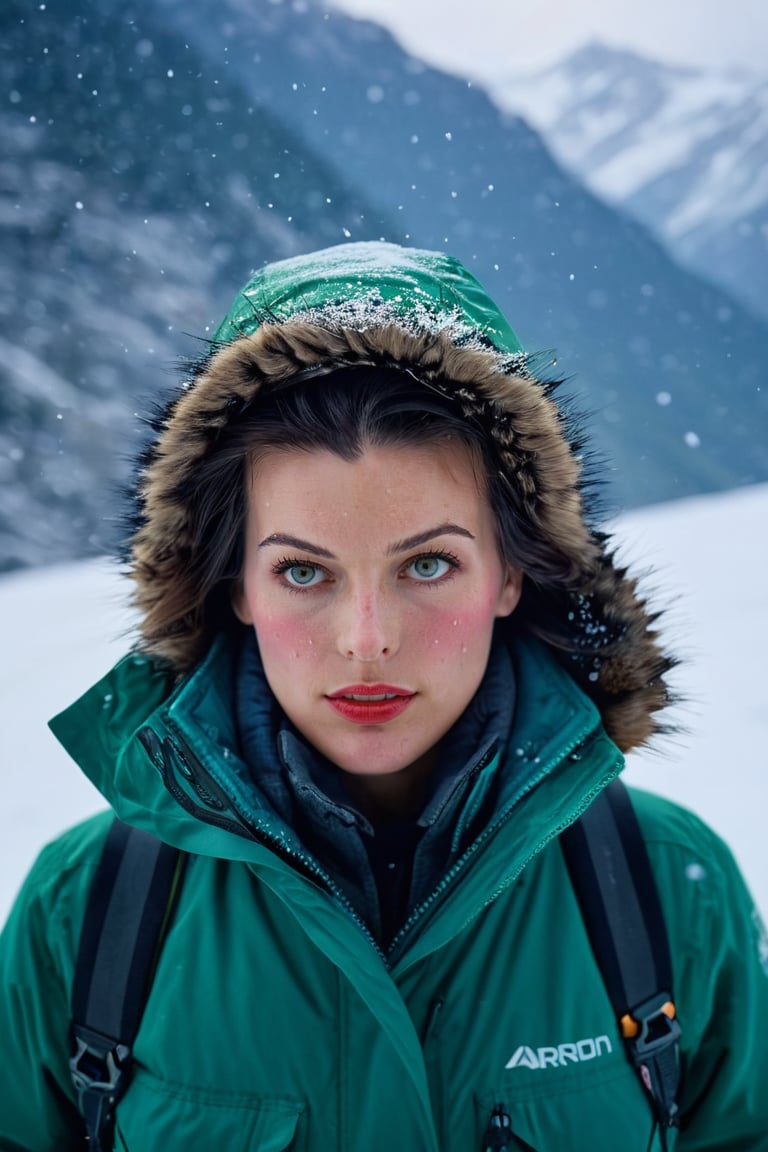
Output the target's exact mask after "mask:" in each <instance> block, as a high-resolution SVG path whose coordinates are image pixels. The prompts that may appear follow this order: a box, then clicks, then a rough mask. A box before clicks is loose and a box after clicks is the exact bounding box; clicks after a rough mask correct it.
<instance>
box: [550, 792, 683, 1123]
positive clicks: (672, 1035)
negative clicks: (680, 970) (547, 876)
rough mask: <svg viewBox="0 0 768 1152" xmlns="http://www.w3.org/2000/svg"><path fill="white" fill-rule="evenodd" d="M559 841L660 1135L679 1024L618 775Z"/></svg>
mask: <svg viewBox="0 0 768 1152" xmlns="http://www.w3.org/2000/svg"><path fill="white" fill-rule="evenodd" d="M560 841H561V844H562V847H563V852H564V854H565V859H566V862H567V865H568V871H569V872H570V876H571V883H572V884H573V887H574V890H575V892H576V895H577V897H578V901H579V905H580V907H581V913H582V916H583V918H584V923H585V925H586V928H587V932H588V935H589V939H590V943H591V945H592V950H593V952H594V954H595V958H596V960H597V963H598V966H599V968H600V972H601V973H602V977H603V980H604V982H605V986H606V989H607V991H608V995H609V996H610V999H611V1003H612V1005H613V1008H614V1011H615V1013H616V1018H617V1020H618V1021H619V1026H620V1028H621V1032H622V1035H623V1037H624V1041H625V1044H626V1047H627V1050H628V1053H629V1057H630V1059H631V1061H632V1063H633V1064H634V1066H635V1068H636V1069H637V1072H638V1075H639V1076H640V1079H641V1081H642V1083H643V1086H644V1087H645V1089H646V1090H647V1091H648V1092H649V1094H650V1096H651V1098H652V1101H653V1106H654V1111H655V1115H656V1118H657V1119H658V1122H659V1126H660V1129H661V1132H662V1135H663V1138H664V1139H665V1137H666V1131H667V1129H669V1128H672V1127H675V1126H676V1125H677V1119H678V1117H677V1113H678V1105H677V1092H678V1085H679V1079H680V1068H679V1054H678V1041H679V1037H680V1025H679V1023H678V1021H677V1019H676V1013H675V1005H674V1000H673V997H672V962H671V959H670V954H669V940H668V937H667V930H666V925H665V923H664V915H663V913H662V909H661V903H660V901H659V894H658V891H657V889H656V883H655V881H654V878H653V873H652V871H651V863H650V860H649V859H648V850H647V848H646V846H645V840H644V839H643V833H642V831H641V829H640V825H639V823H638V819H637V816H636V814H635V810H634V808H633V807H632V801H631V800H630V797H629V793H628V792H627V789H626V788H625V787H624V785H623V784H622V782H621V781H620V780H614V781H613V782H612V783H611V784H609V785H608V787H607V788H606V789H605V790H604V791H603V792H602V793H601V794H600V795H599V796H598V797H597V799H596V800H594V801H593V803H592V804H591V805H590V807H589V808H588V809H587V811H586V812H585V813H584V815H583V816H582V817H581V818H580V819H579V820H577V821H576V823H575V824H573V825H572V826H571V827H570V828H568V829H567V830H566V831H565V832H564V833H563V834H562V835H561V837H560ZM665 1144H666V1140H665Z"/></svg>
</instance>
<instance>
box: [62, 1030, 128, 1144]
mask: <svg viewBox="0 0 768 1152" xmlns="http://www.w3.org/2000/svg"><path fill="white" fill-rule="evenodd" d="M74 1040H75V1044H76V1049H75V1053H74V1055H73V1056H72V1057H71V1059H70V1061H69V1070H70V1073H71V1075H72V1083H73V1085H74V1088H75V1091H76V1093H77V1104H78V1108H79V1109H80V1112H81V1114H82V1116H83V1118H84V1120H85V1124H86V1128H87V1129H88V1136H89V1138H90V1148H91V1149H92V1152H101V1149H102V1146H103V1145H102V1141H103V1139H104V1138H105V1137H106V1136H107V1135H108V1133H109V1131H110V1129H111V1125H112V1122H113V1119H114V1116H113V1113H114V1108H115V1105H116V1104H117V1102H118V1100H119V1099H120V1097H121V1095H122V1094H123V1091H124V1090H125V1083H124V1082H123V1076H124V1074H125V1071H126V1069H127V1067H128V1065H129V1063H130V1060H131V1050H130V1048H129V1047H128V1046H127V1045H126V1044H119V1043H116V1042H115V1041H114V1040H113V1039H112V1038H111V1037H109V1036H104V1035H103V1034H102V1033H100V1032H96V1031H95V1030H94V1029H92V1028H85V1027H83V1026H82V1025H81V1026H79V1027H78V1028H76V1030H75V1034H74ZM107 1146H108V1145H107Z"/></svg>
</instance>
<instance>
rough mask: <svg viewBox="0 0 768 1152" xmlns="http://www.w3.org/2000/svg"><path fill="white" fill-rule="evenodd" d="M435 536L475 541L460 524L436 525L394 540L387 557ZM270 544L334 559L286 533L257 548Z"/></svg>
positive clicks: (306, 542) (316, 546)
mask: <svg viewBox="0 0 768 1152" xmlns="http://www.w3.org/2000/svg"><path fill="white" fill-rule="evenodd" d="M437 536H465V537H466V538H467V539H468V540H474V539H475V537H474V536H473V535H472V533H471V532H470V531H469V529H467V528H462V526H461V525H460V524H451V523H448V524H438V525H437V526H436V527H435V528H428V529H427V530H426V532H416V533H415V534H414V535H413V536H406V537H405V538H404V539H403V540H396V541H395V542H394V544H390V545H389V547H388V548H387V556H396V555H397V554H398V553H399V552H407V551H408V550H409V549H410V548H418V547H419V546H420V545H421V544H427V543H429V541H430V540H434V539H435V537H437ZM270 544H281V545H282V546H283V547H286V548H297V549H299V550H300V551H301V552H311V553H312V555H313V556H322V557H323V558H324V559H325V560H335V559H336V557H335V556H334V554H333V552H329V551H328V549H327V548H323V547H322V546H321V545H320V544H313V543H312V542H311V541H310V540H302V539H301V538H300V537H299V536H290V535H288V533H286V532H273V533H272V535H271V536H265V537H264V539H263V540H262V541H261V543H260V544H259V548H265V547H268V546H269V545H270Z"/></svg>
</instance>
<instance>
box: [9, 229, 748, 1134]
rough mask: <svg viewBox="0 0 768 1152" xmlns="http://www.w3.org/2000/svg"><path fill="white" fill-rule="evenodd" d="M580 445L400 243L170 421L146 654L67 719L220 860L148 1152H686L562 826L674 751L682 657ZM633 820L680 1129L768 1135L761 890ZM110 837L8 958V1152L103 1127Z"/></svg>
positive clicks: (161, 990) (504, 328)
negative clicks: (79, 1087)
mask: <svg viewBox="0 0 768 1152" xmlns="http://www.w3.org/2000/svg"><path fill="white" fill-rule="evenodd" d="M570 436H571V433H570V432H569V430H568V427H567V425H566V422H565V419H564V417H563V414H562V413H561V412H560V411H559V410H558V408H557V407H556V405H555V402H554V399H553V396H552V388H551V387H548V386H546V385H543V384H541V383H539V382H537V381H536V380H535V379H534V377H533V376H532V374H531V372H530V370H529V366H528V362H527V360H526V357H525V355H524V354H523V352H522V350H521V348H520V345H519V344H518V342H517V340H516V338H515V336H514V334H513V332H512V331H511V329H510V328H509V326H508V324H507V323H506V321H505V320H504V319H503V317H502V316H501V315H500V313H499V312H498V310H497V309H496V307H495V306H494V304H493V303H492V302H491V301H490V300H489V299H488V297H487V296H486V295H485V293H484V292H483V290H482V289H481V288H480V286H479V285H478V284H477V282H476V281H475V280H474V279H473V278H472V277H471V276H470V275H469V274H468V273H467V272H466V270H465V269H464V268H462V267H461V265H460V264H458V263H457V262H456V261H454V260H452V259H450V258H447V257H445V256H442V255H439V254H435V253H425V252H419V251H414V250H403V249H400V248H397V247H395V246H393V245H369V244H352V245H346V246H342V247H339V248H336V249H332V250H330V251H328V252H323V253H318V254H315V255H312V256H309V257H304V258H298V259H293V260H288V261H284V262H282V263H280V264H275V265H272V266H271V267H267V268H265V269H264V270H262V271H261V272H259V273H258V274H257V275H256V276H255V277H254V278H253V279H252V281H251V282H250V283H249V284H248V285H247V286H246V288H245V289H244V290H243V292H242V293H241V294H240V296H239V297H238V298H237V300H236V301H235V304H234V306H233V308H232V310H231V311H230V313H229V315H228V316H227V318H226V319H225V320H224V322H223V324H222V325H221V327H220V329H219V331H218V333H217V335H216V338H215V340H214V341H213V344H212V348H211V355H210V356H209V358H208V359H207V360H206V361H205V363H203V364H201V365H200V366H199V367H198V369H197V370H196V371H195V373H194V374H193V376H192V378H191V379H190V380H189V382H188V383H187V384H185V386H184V388H183V389H182V391H181V392H180V394H179V396H178V397H177V398H175V399H174V401H173V402H172V403H171V404H170V405H169V407H168V408H167V410H166V412H165V413H164V415H163V417H162V418H161V419H160V420H159V421H158V422H157V425H156V428H155V436H154V440H153V443H152V444H151V446H150V447H149V449H148V451H147V452H146V455H145V457H144V459H143V461H142V464H141V467H140V470H139V473H138V480H137V484H136V505H135V507H136V515H135V522H134V525H133V530H132V532H131V536H130V541H129V545H128V559H129V564H130V569H131V574H132V576H133V579H134V580H135V582H136V588H135V599H136V603H137V605H138V608H139V610H140V612H141V621H142V622H141V642H140V645H139V646H138V648H137V649H136V651H134V652H133V653H131V654H129V655H128V656H127V657H126V658H125V659H124V660H123V661H122V662H121V663H120V664H118V666H117V667H116V668H115V669H114V670H113V671H112V672H111V673H110V674H109V675H108V676H107V677H106V678H105V679H104V680H103V681H102V682H101V683H100V684H98V685H97V686H96V687H95V688H93V689H92V690H91V691H90V692H89V693H87V694H86V695H85V696H84V697H83V698H82V699H81V700H80V701H79V702H78V703H77V704H75V705H74V706H73V707H72V708H71V709H70V710H69V711H67V712H65V713H63V714H62V715H61V716H59V717H58V718H57V719H56V720H55V721H54V722H53V729H54V731H55V733H56V735H57V736H58V738H59V739H60V740H61V741H62V743H63V744H64V745H65V747H66V748H67V749H68V750H69V751H70V753H71V754H72V756H73V757H74V758H75V759H76V760H77V761H78V763H79V764H80V765H81V767H82V768H83V770H84V771H85V772H86V773H87V774H88V775H89V776H90V777H91V779H92V780H93V781H94V782H95V783H96V785H97V787H99V788H100V789H101V791H102V792H103V794H104V796H105V797H106V799H107V800H108V802H109V804H110V805H111V807H112V809H113V810H114V812H116V813H117V814H118V815H119V816H120V817H121V818H122V819H123V820H124V821H126V822H127V823H129V824H131V825H135V826H138V827H140V828H142V829H145V830H147V831H150V832H152V833H154V834H155V835H156V836H158V837H160V838H161V839H162V840H164V841H166V842H167V843H169V844H172V845H175V846H176V847H178V848H181V849H183V850H184V851H185V852H187V853H189V854H190V855H189V858H188V861H187V865H186V873H185V876H184V881H183V886H182V888H181V892H180V894H179V897H178V902H177V905H176V908H175V913H174V918H173V922H172V924H171V926H170V928H169V930H168V931H167V934H166V937H165V940H164V944H163V948H162V952H161V955H160V959H159V962H158V965H157V970H156V972H155V974H154V979H153V983H152V987H151V991H150V993H149V997H148V1000H147V1003H146V1008H145V1011H144V1016H143V1019H142V1024H141V1028H140V1030H139V1033H138V1036H137V1038H136V1042H135V1046H134V1057H135V1072H134V1075H133V1078H132V1080H131V1083H130V1086H129V1088H128V1091H127V1092H126V1094H125V1096H124V1098H123V1099H122V1101H121V1102H120V1103H119V1104H118V1106H117V1112H116V1123H115V1132H114V1138H115V1147H116V1148H118V1149H129V1150H131V1152H153V1150H155V1149H158V1150H159V1149H162V1150H163V1152H173V1150H174V1149H184V1150H185V1152H194V1150H196V1149H200V1150H203V1149H204V1150H206V1152H208V1150H210V1149H212V1148H222V1149H223V1148H226V1149H227V1152H235V1150H236V1149H249V1150H254V1152H255V1150H260V1152H266V1150H270V1152H276V1150H279V1149H288V1148H296V1149H302V1150H307V1152H315V1150H320V1149H322V1150H323V1152H328V1150H330V1149H337V1150H344V1152H347V1150H350V1149H354V1150H357V1149H366V1152H390V1150H391V1149H392V1148H402V1149H404V1150H406V1149H407V1150H408V1152H422V1150H424V1152H437V1150H438V1149H439V1150H440V1152H476V1150H479V1149H481V1148H485V1147H491V1146H493V1147H499V1148H501V1147H508V1148H523V1149H531V1148H532V1149H536V1150H537V1152H549V1150H554V1149H557V1150H558V1152H562V1150H563V1149H580V1148H589V1149H590V1150H591V1152H600V1150H605V1152H608V1150H610V1152H614V1150H615V1149H616V1148H618V1147H620V1148H622V1149H627V1150H632V1149H637V1150H638V1152H640V1150H641V1149H642V1150H645V1149H647V1148H652V1147H655V1148H660V1147H662V1142H663V1138H662V1135H661V1134H660V1133H659V1132H658V1130H657V1127H656V1124H655V1122H654V1120H653V1116H652V1111H651V1109H650V1108H649V1101H648V1098H647V1096H646V1094H645V1093H644V1091H643V1088H642V1086H641V1084H640V1082H639V1080H638V1078H637V1077H636V1075H635V1072H634V1070H633V1069H632V1068H631V1067H630V1064H629V1062H628V1061H627V1059H626V1056H625V1053H624V1050H623V1044H622V1040H621V1036H620V1033H619V1030H618V1025H617V1022H616V1020H615V1018H614V1015H613V1013H612V1010H611V1005H610V1002H609V1000H608V998H607V994H606V991H605V986H604V983H603V979H602V977H601V974H600V972H599V971H598V968H597V965H596V963H595V959H594V957H593V954H592V951H591V949H590V946H589V942H588V938H587V935H586V932H585V928H584V923H583V920H582V916H581V913H580V910H579V905H578V903H577V901H576V898H575V896H574V892H573V889H572V885H571V882H570V880H569V876H568V871H567V869H566V866H565V863H564V859H563V855H562V852H561V850H560V846H559V844H558V842H557V837H558V835H559V833H560V832H561V831H563V829H565V828H566V827H567V826H568V825H570V824H572V823H573V822H574V821H575V820H576V819H577V818H578V817H579V816H580V815H581V813H583V812H584V811H585V810H586V809H587V808H588V807H589V805H590V803H591V802H592V801H593V799H594V798H595V796H596V795H597V794H598V793H599V792H600V791H601V790H602V789H603V788H604V787H605V786H606V785H607V784H608V783H609V781H610V780H611V779H612V778H613V777H614V776H615V775H616V774H617V773H618V772H619V771H620V770H621V767H622V764H623V759H622V752H626V751H627V750H628V749H629V748H632V747H635V746H637V745H639V744H642V743H643V742H645V741H646V740H648V739H649V738H650V737H651V736H652V735H653V733H654V731H655V730H656V728H657V721H656V716H657V714H658V713H659V711H660V710H662V709H663V708H664V706H665V705H666V704H667V698H668V693H667V689H666V687H665V684H664V674H665V673H666V671H667V670H668V668H669V666H670V660H669V658H668V657H667V656H666V655H665V654H664V653H663V651H662V649H661V648H660V647H659V644H658V641H657V637H656V633H655V630H654V627H653V618H652V617H649V615H648V614H647V612H646V608H645V606H644V604H643V602H642V601H641V600H640V599H639V598H638V595H637V593H636V591H635V587H634V584H633V582H632V581H631V580H630V579H629V578H628V577H627V576H626V574H625V573H624V571H622V570H621V569H618V568H616V567H615V566H614V563H613V560H612V557H611V555H610V553H609V552H608V551H607V549H606V541H605V539H604V537H603V536H601V535H600V534H599V533H598V532H596V531H595V530H594V528H593V527H592V526H591V525H590V521H589V516H588V513H587V511H586V510H585V506H584V484H583V477H582V474H581V463H580V460H581V454H582V448H581V446H580V445H579V444H577V443H575V441H572V440H571V439H570ZM635 805H636V808H637V811H638V814H639V817H640V821H641V824H642V827H643V831H644V835H645V839H646V843H647V845H648V851H649V854H650V857H651V862H652V865H653V870H654V873H655V877H656V882H657V884H658V887H659V890H660V894H661V901H662V905H663V911H664V916H665V920H666V923H667V928H668V932H669V937H670V947H671V952H672V961H673V968H674V977H675V987H676V1002H677V1009H678V1012H679V1019H680V1020H681V1022H682V1038H681V1066H682V1072H683V1075H682V1085H681V1093H680V1100H679V1107H680V1111H679V1117H680V1125H679V1132H677V1133H673V1134H672V1135H671V1137H670V1140H669V1144H668V1146H669V1147H672V1146H673V1145H675V1146H676V1147H677V1148H679V1149H682V1150H687V1152H692V1150H694V1149H704V1148H707V1149H714V1148H717V1149H734V1150H735V1149H737V1148H738V1149H740V1150H743V1149H759V1148H768V1103H767V1102H766V1093H765V1091H764V1088H765V1084H766V1083H768V974H767V973H766V972H765V971H764V970H763V967H761V963H760V954H759V948H758V943H759V942H758V938H757V924H758V922H757V919H756V914H754V911H753V907H752V904H751V901H750V899H749V897H748V895H747V893H746V891H745V889H744V886H743V883H742V881H741V879H740V877H739V874H738V872H737V870H736V867H735V865H734V863H733V861H732V859H731V857H730V855H729V853H728V851H727V849H726V848H725V847H724V846H723V845H722V843H720V842H719V841H718V840H717V838H716V837H715V836H714V835H713V834H712V833H711V832H710V831H709V830H708V829H706V828H705V827H703V826H702V825H701V824H700V822H699V821H697V820H696V819H695V818H694V817H693V816H691V815H690V814H688V813H687V812H684V811H681V810H680V809H678V808H676V807H674V806H672V805H670V804H668V803H666V802H664V801H662V800H659V799H657V798H653V797H651V796H648V795H642V794H639V795H636V796H635ZM111 820H112V814H111V813H109V814H105V815H104V816H101V817H97V818H95V819H93V820H91V821H88V822H87V823H86V824H84V825H82V826H80V827H79V828H77V829H75V830H74V831H72V832H70V833H68V834H66V835H65V836H63V837H62V838H61V839H60V840H58V841H57V842H56V843H55V844H53V845H52V846H50V847H49V848H47V849H46V850H45V851H44V852H43V854H42V855H41V857H40V859H39V861H38V863H37V865H36V866H35V868H34V870H33V872H32V873H31V875H30V877H29V878H28V880H27V883H26V885H25V887H24V889H23V891H22V893H21V895H20V896H19V899H18V902H17V905H16V907H15V909H14V912H13V913H12V916H11V919H10V922H9V924H8V926H7V929H6V932H5V935H4V937H3V945H2V974H3V999H2V1005H1V1006H0V1035H2V1037H3V1044H4V1045H5V1048H6V1052H5V1059H4V1060H3V1063H2V1071H1V1072H0V1100H1V1101H2V1103H0V1146H2V1147H3V1148H9V1149H14V1150H17V1149H35V1150H37V1152H42V1150H44V1149H57V1150H63V1149H69V1148H76V1147H79V1146H80V1145H79V1140H80V1138H81V1133H82V1129H81V1126H80V1122H79V1118H78V1116H77V1114H76V1111H75V1108H74V1103H73V1101H74V1093H73V1089H72V1085H71V1082H70V1076H69V1069H68V1058H69V1046H68V1021H69V997H70V988H71V985H72V978H73V967H74V957H75V955H76V953H77V946H78V941H79V938H80V931H81V925H82V921H83V914H84V907H85V902H86V899H87V893H88V891H89V887H90V883H91V880H92V877H93V874H94V870H95V868H96V863H97V861H98V858H99V853H100V851H101V846H102V844H103V841H104V838H105V836H106V833H107V830H108V827H109V825H110V822H111ZM691 865H694V866H695V867H693V868H692V867H691ZM694 878H695V879H694ZM553 1052H554V1053H555V1056H552V1055H551V1053H553ZM561 1057H562V1058H561ZM761 1088H762V1089H763V1090H762V1091H761ZM502 1129H503V1131H502ZM675 1142H676V1143H675Z"/></svg>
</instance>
